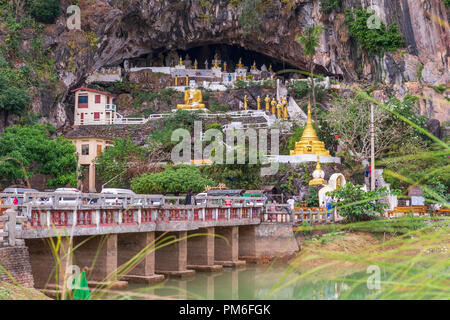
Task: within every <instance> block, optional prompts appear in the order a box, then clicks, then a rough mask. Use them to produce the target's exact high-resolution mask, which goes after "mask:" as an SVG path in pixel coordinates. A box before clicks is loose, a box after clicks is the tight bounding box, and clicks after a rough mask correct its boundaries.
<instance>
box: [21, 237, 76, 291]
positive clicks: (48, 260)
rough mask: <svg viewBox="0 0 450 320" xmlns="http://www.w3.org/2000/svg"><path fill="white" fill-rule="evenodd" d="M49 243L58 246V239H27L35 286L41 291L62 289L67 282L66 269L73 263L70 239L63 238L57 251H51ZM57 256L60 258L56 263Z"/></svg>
mask: <svg viewBox="0 0 450 320" xmlns="http://www.w3.org/2000/svg"><path fill="white" fill-rule="evenodd" d="M49 241H53V244H54V246H55V247H56V246H57V242H58V239H57V238H51V240H50V239H47V238H44V239H25V244H26V246H27V247H28V251H29V254H30V263H31V270H32V272H33V277H34V285H35V287H36V288H39V289H53V288H55V287H56V289H57V290H58V289H62V288H63V285H64V280H65V279H66V280H67V277H68V276H69V275H68V274H67V275H66V269H67V268H70V266H71V265H72V264H73V263H72V255H71V254H70V252H69V251H70V250H71V249H72V243H71V241H70V238H61V241H60V244H59V248H58V249H57V251H55V249H51V247H53V246H50V243H49ZM55 255H57V256H58V258H59V263H56V260H55Z"/></svg>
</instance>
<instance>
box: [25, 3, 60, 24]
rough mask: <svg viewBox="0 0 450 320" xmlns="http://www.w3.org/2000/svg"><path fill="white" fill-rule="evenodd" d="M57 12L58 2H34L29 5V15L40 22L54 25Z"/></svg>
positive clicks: (58, 9)
mask: <svg viewBox="0 0 450 320" xmlns="http://www.w3.org/2000/svg"><path fill="white" fill-rule="evenodd" d="M59 11H60V8H59V1H58V0H34V1H33V2H32V4H31V14H32V15H33V16H34V17H35V18H36V20H38V21H40V22H44V23H54V22H55V20H56V18H57V17H58V16H59Z"/></svg>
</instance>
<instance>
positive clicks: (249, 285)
mask: <svg viewBox="0 0 450 320" xmlns="http://www.w3.org/2000/svg"><path fill="white" fill-rule="evenodd" d="M285 271H286V267H283V266H278V267H272V268H270V269H268V267H267V266H258V265H249V266H246V267H244V268H238V269H231V268H225V269H224V270H223V271H222V272H215V273H200V272H199V273H197V274H196V276H195V277H194V278H191V279H183V280H181V279H169V280H167V281H165V282H164V283H163V284H161V287H158V288H155V287H149V286H143V285H135V284H130V285H129V287H128V288H127V289H126V291H127V298H128V299H145V297H144V296H142V294H148V295H152V296H158V297H166V298H167V297H168V298H173V299H188V300H191V299H207V300H258V299H268V300H339V299H371V298H373V297H374V295H376V293H377V292H374V290H369V289H368V287H367V284H366V280H367V278H368V276H369V275H368V274H367V273H365V272H360V273H356V274H352V275H351V276H347V277H345V278H341V279H337V280H336V279H335V280H331V279H328V280H309V279H296V278H297V277H299V276H300V273H297V272H292V273H290V274H289V275H288V276H287V277H286V278H285V279H284V280H283V281H282V282H281V285H283V284H287V283H288V282H289V281H292V283H290V284H288V285H287V286H286V287H284V288H281V289H279V290H274V288H279V287H280V283H278V284H277V282H278V281H279V280H280V278H282V276H283V273H285ZM355 281H356V284H355ZM132 291H133V292H137V293H139V295H140V296H134V295H132V294H130V292H132Z"/></svg>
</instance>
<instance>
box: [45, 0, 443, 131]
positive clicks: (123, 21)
mask: <svg viewBox="0 0 450 320" xmlns="http://www.w3.org/2000/svg"><path fill="white" fill-rule="evenodd" d="M78 3H79V6H80V9H81V15H82V16H81V29H82V30H68V28H67V26H66V19H67V18H66V17H65V16H64V15H62V16H60V17H59V19H58V21H57V23H56V25H51V26H49V27H48V28H47V30H46V38H45V41H44V46H45V47H46V48H50V49H51V50H52V53H53V58H54V59H55V65H56V68H57V70H58V73H59V75H60V79H61V80H62V82H63V83H64V84H65V86H66V87H67V90H66V94H65V95H63V96H62V101H63V102H64V103H67V100H66V98H67V92H68V91H69V89H73V88H74V87H76V86H78V85H81V84H82V83H83V81H84V80H85V79H86V76H87V75H88V74H90V73H91V72H93V71H95V70H97V69H99V68H101V67H106V66H114V65H118V64H121V63H122V62H123V61H124V59H129V58H135V57H139V56H141V55H143V54H149V53H151V54H154V56H158V54H160V53H161V52H166V51H167V52H168V51H173V50H177V49H182V50H187V49H190V48H194V47H198V46H203V45H209V44H227V45H236V46H241V47H244V48H245V49H248V50H253V51H256V52H259V53H262V54H265V55H267V56H270V57H276V58H277V59H280V60H283V61H284V62H286V63H289V64H291V65H294V66H296V67H298V68H300V69H305V68H306V65H307V58H306V57H305V56H304V54H303V52H302V48H301V46H300V45H299V44H298V43H297V42H296V41H295V38H296V35H297V34H299V33H300V32H301V31H302V30H303V29H304V28H305V27H307V26H311V25H314V24H323V25H324V26H325V31H324V33H323V35H322V38H321V42H320V49H319V50H318V53H317V55H316V56H315V59H314V62H315V64H316V72H320V73H323V74H327V75H334V76H336V77H339V78H340V79H344V80H346V81H348V82H351V81H355V80H357V79H358V73H360V74H361V76H362V77H363V78H365V79H366V80H371V81H372V80H374V79H377V78H378V73H379V66H378V65H377V63H374V60H376V59H373V58H369V57H367V56H366V54H364V52H362V51H361V50H360V49H358V48H357V46H356V44H355V43H354V41H353V40H352V39H351V38H350V37H349V33H348V29H347V26H346V24H345V22H344V18H345V14H344V13H343V9H344V8H355V7H357V6H362V7H364V8H367V7H368V6H369V5H375V6H376V7H377V8H378V9H377V11H379V14H380V17H381V20H382V21H383V22H384V23H385V24H388V25H389V24H392V23H397V22H398V25H399V29H400V32H401V33H402V34H403V35H404V37H405V42H406V45H407V48H406V49H405V50H404V51H403V53H402V54H403V56H402V57H396V56H395V54H391V53H388V54H386V55H385V56H384V57H382V63H381V65H382V66H383V69H384V70H383V76H384V81H385V82H386V83H387V84H390V85H393V84H395V85H397V86H404V83H405V82H417V81H419V80H420V81H422V82H423V84H425V85H433V86H434V85H437V84H441V83H448V82H450V73H449V62H450V53H449V43H450V30H449V28H448V27H445V26H446V25H448V20H449V19H448V18H449V10H448V8H446V7H445V5H444V3H443V1H436V0H420V1H418V0H344V1H343V2H342V3H343V5H342V8H340V9H339V10H338V12H336V11H333V12H331V13H329V14H325V13H323V12H322V11H321V2H320V1H319V0H296V1H290V3H291V4H292V7H288V5H286V2H282V1H279V0H273V1H270V4H269V6H268V8H267V10H265V11H264V12H263V13H262V15H261V21H262V23H261V27H260V30H259V31H258V32H257V33H256V34H250V35H247V36H245V35H244V34H243V30H242V26H241V25H240V23H239V21H238V18H239V16H240V15H241V13H242V9H241V8H235V7H233V6H232V5H230V1H228V0H210V1H208V2H207V3H209V4H210V5H206V4H205V2H204V1H203V2H202V1H198V0H184V1H175V0H160V1H156V0H128V1H117V0H98V1H87V0H80V1H78ZM61 4H62V10H61V12H65V11H66V8H67V6H69V5H70V1H65V0H64V1H61ZM202 4H203V5H202ZM97 38H98V39H97ZM357 61H360V62H361V63H356V62H357ZM360 64H362V65H363V70H362V72H358V65H360ZM419 74H421V79H418V77H419ZM143 76H144V77H145V76H146V75H143ZM399 90H400V89H399ZM54 103H56V102H54ZM55 107H56V105H54V106H52V108H55ZM43 108H45V106H43ZM66 111H67V112H69V113H70V112H71V107H70V106H67V105H66ZM428 111H429V110H428ZM60 113H61V112H60V110H59V111H58V112H53V113H51V116H53V117H56V116H58V117H59V116H62V115H61V114H60ZM428 113H431V114H433V115H432V116H434V117H437V116H440V115H444V116H445V117H447V118H445V119H446V120H448V119H449V118H448V115H447V114H446V113H445V112H441V111H438V112H436V110H434V109H433V110H431V111H429V112H428ZM435 113H436V114H435ZM62 118H63V119H52V121H51V122H52V123H55V124H57V125H58V126H62V125H65V124H67V121H66V120H65V119H67V118H68V117H67V116H62ZM440 120H442V119H440Z"/></svg>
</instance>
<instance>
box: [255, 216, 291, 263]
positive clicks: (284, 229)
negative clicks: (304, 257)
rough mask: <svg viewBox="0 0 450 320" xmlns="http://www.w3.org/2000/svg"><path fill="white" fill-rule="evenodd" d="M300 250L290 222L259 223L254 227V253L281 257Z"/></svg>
mask: <svg viewBox="0 0 450 320" xmlns="http://www.w3.org/2000/svg"><path fill="white" fill-rule="evenodd" d="M299 250H300V248H299V246H298V244H297V241H296V239H295V237H294V233H293V231H292V225H290V224H274V223H261V224H260V225H259V226H257V227H256V255H257V256H259V257H261V256H265V257H269V258H271V257H275V256H279V257H283V256H290V255H293V254H295V253H296V252H298V251H299Z"/></svg>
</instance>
